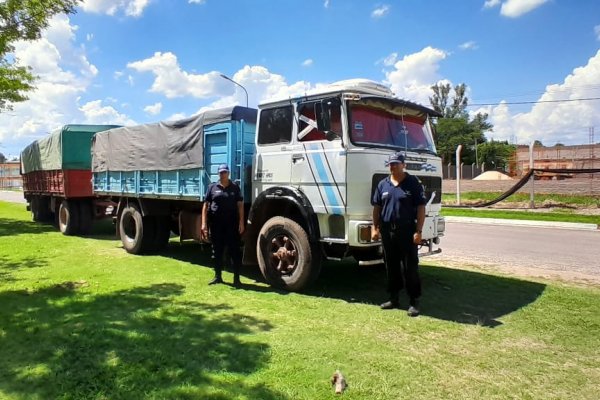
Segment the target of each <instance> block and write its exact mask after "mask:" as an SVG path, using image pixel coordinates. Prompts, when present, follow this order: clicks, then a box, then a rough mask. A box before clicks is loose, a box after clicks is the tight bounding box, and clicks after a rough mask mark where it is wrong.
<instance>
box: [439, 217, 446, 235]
mask: <svg viewBox="0 0 600 400" xmlns="http://www.w3.org/2000/svg"><path fill="white" fill-rule="evenodd" d="M445 230H446V220H445V219H444V217H440V216H438V218H437V233H438V235H442V234H443V233H444V231H445Z"/></svg>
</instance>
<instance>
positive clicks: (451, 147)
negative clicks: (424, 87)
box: [429, 83, 493, 164]
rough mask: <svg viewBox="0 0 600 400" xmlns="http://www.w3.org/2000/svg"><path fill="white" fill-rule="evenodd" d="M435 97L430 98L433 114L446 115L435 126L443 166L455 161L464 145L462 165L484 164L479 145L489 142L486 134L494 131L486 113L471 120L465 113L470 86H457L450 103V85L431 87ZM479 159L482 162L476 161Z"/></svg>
mask: <svg viewBox="0 0 600 400" xmlns="http://www.w3.org/2000/svg"><path fill="white" fill-rule="evenodd" d="M431 90H433V96H432V97H430V98H429V101H430V103H431V106H432V107H433V109H434V110H436V111H438V112H439V113H441V114H443V115H444V118H440V119H438V121H437V124H436V134H435V142H436V146H437V149H438V154H439V155H440V156H441V157H442V160H443V162H444V163H451V162H453V161H454V158H455V154H456V148H457V147H458V145H460V144H462V145H463V150H462V151H461V161H462V162H464V163H466V164H472V163H477V164H480V163H481V158H480V157H479V155H478V154H477V153H478V150H479V147H478V146H479V145H480V143H485V142H486V140H487V139H486V137H485V134H484V132H486V131H489V130H491V129H492V128H493V125H492V124H490V123H489V122H488V121H487V118H488V115H487V114H485V113H478V114H476V115H475V116H474V117H473V118H472V119H471V120H469V114H468V113H467V111H466V108H467V106H468V98H467V97H466V92H467V85H465V84H464V83H461V84H460V85H456V86H454V88H453V90H454V95H453V97H452V99H450V84H445V85H444V84H442V83H438V84H436V85H433V86H432V87H431ZM476 154H477V158H479V160H476V159H475V158H476Z"/></svg>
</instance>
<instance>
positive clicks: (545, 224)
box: [444, 216, 600, 232]
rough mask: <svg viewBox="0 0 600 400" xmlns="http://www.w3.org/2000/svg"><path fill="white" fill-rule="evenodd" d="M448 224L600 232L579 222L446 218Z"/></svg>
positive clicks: (592, 225) (594, 226)
mask: <svg viewBox="0 0 600 400" xmlns="http://www.w3.org/2000/svg"><path fill="white" fill-rule="evenodd" d="M444 218H445V219H446V222H460V223H463V224H487V225H512V226H528V227H536V228H555V229H574V230H580V231H599V232H600V226H598V225H597V224H586V223H579V222H554V221H529V220H522V219H501V218H473V217H453V216H448V217H444Z"/></svg>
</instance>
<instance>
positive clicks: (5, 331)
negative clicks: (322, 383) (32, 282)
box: [0, 284, 286, 400]
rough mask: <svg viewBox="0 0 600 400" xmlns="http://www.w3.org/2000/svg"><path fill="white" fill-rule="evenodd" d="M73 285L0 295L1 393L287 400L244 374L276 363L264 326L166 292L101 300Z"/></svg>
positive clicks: (170, 287) (151, 289) (176, 290)
mask: <svg viewBox="0 0 600 400" xmlns="http://www.w3.org/2000/svg"><path fill="white" fill-rule="evenodd" d="M73 288H74V286H72V285H66V284H61V285H55V286H52V287H47V288H44V289H41V290H38V291H35V292H28V291H8V292H3V293H0V304H2V307H1V308H0V322H1V323H0V326H1V327H2V328H1V330H0V331H1V333H2V334H1V335H0V392H2V393H4V394H5V395H7V396H9V397H10V396H15V397H18V398H42V399H55V398H77V399H79V398H81V399H83V398H107V399H149V398H155V399H162V398H185V399H214V400H217V399H218V400H224V399H230V398H238V397H239V398H249V399H266V400H269V399H285V398H286V396H284V395H283V394H281V393H276V392H274V391H272V390H270V389H268V388H266V387H265V386H263V385H260V384H256V385H253V384H248V383H246V382H245V378H246V376H247V375H249V374H251V373H253V372H255V371H257V370H259V369H261V368H264V367H265V366H266V364H267V363H268V362H269V356H268V354H269V348H268V346H267V345H266V344H264V343H261V342H258V341H257V340H256V339H253V333H255V332H258V331H268V330H270V329H272V326H271V325H270V324H269V322H268V321H266V320H259V319H256V318H254V317H251V316H247V315H239V314H235V313H232V312H231V310H230V309H229V306H227V305H225V304H221V305H208V304H204V303H199V302H189V301H188V302H178V301H177V300H176V297H177V296H179V295H180V294H181V293H182V292H183V286H180V285H177V284H162V285H153V286H148V287H138V288H134V289H131V290H124V291H120V292H114V293H109V294H104V295H96V296H94V295H91V294H85V293H78V292H77V290H74V289H73Z"/></svg>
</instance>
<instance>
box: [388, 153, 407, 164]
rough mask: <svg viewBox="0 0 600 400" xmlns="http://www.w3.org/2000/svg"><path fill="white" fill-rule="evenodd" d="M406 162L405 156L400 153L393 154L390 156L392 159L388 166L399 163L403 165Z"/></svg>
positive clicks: (389, 159)
mask: <svg viewBox="0 0 600 400" xmlns="http://www.w3.org/2000/svg"><path fill="white" fill-rule="evenodd" d="M403 162H404V154H402V153H400V152H396V153H393V154H390V157H389V158H388V161H387V164H388V165H389V164H398V163H403Z"/></svg>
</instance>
